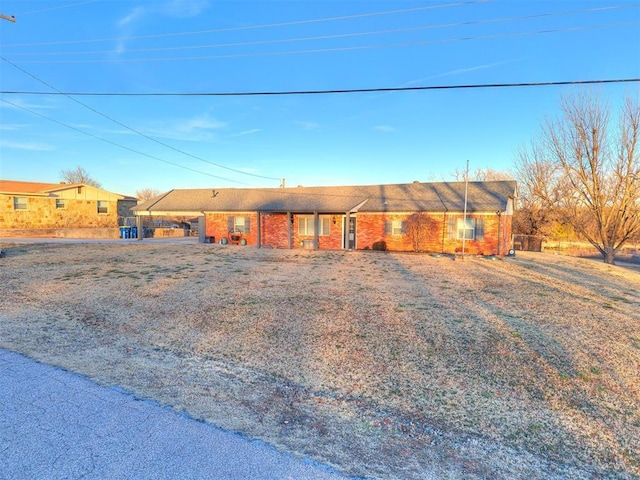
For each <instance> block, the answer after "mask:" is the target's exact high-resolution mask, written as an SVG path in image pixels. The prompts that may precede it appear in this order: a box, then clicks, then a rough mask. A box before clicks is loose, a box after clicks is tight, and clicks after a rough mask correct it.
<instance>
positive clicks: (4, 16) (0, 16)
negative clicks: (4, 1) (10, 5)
mask: <svg viewBox="0 0 640 480" xmlns="http://www.w3.org/2000/svg"><path fill="white" fill-rule="evenodd" d="M0 18H2V19H3V20H9V21H10V22H13V23H16V17H14V16H13V15H11V16H10V17H8V16H6V15H3V14H1V13H0Z"/></svg>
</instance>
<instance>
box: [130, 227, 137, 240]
mask: <svg viewBox="0 0 640 480" xmlns="http://www.w3.org/2000/svg"><path fill="white" fill-rule="evenodd" d="M131 238H138V227H131Z"/></svg>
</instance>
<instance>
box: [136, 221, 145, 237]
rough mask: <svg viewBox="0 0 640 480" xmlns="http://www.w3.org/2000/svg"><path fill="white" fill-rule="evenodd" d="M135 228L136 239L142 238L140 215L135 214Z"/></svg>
mask: <svg viewBox="0 0 640 480" xmlns="http://www.w3.org/2000/svg"><path fill="white" fill-rule="evenodd" d="M136 230H137V234H136V238H137V239H138V240H142V239H143V237H144V235H143V232H142V217H141V216H140V215H137V216H136Z"/></svg>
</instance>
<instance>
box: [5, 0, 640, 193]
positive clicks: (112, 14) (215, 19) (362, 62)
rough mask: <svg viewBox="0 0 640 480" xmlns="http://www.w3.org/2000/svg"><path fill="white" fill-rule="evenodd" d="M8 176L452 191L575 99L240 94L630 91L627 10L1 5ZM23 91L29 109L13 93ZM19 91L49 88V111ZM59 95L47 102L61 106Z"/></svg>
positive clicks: (599, 5) (56, 0) (575, 5)
mask: <svg viewBox="0 0 640 480" xmlns="http://www.w3.org/2000/svg"><path fill="white" fill-rule="evenodd" d="M0 13H2V14H4V15H14V16H15V17H16V22H15V23H11V22H8V21H5V20H2V21H0V44H1V48H0V55H1V56H2V59H1V60H0V90H2V92H6V93H3V94H2V95H1V96H0V100H1V101H0V161H1V164H0V178H3V179H12V180H27V181H39V182H52V183H55V182H58V181H60V180H61V178H60V172H61V171H62V170H64V169H70V168H71V169H72V168H75V167H76V166H82V167H83V168H85V169H86V170H87V171H88V172H89V173H90V174H91V176H92V177H94V178H95V179H97V180H98V181H100V182H101V183H102V185H103V187H104V188H105V189H107V190H111V191H115V192H119V193H123V194H135V192H136V191H137V190H139V189H141V188H154V189H157V190H160V191H166V190H169V189H172V188H192V187H193V188H200V187H202V188H209V187H248V186H251V187H256V186H273V187H277V186H278V185H279V184H280V180H279V179H280V178H283V177H284V178H285V179H286V184H287V186H295V185H306V186H312V185H355V184H378V183H409V182H412V181H414V180H420V181H430V180H452V179H453V178H452V173H453V172H454V171H455V170H456V169H458V170H463V169H464V168H465V165H466V162H467V160H468V161H469V163H470V169H471V170H475V169H478V168H492V169H494V170H506V169H511V168H512V166H513V161H514V156H515V152H516V150H517V149H518V148H519V147H520V146H521V145H522V144H524V143H526V142H529V141H530V140H531V139H532V138H533V137H534V136H535V135H536V134H537V133H538V131H539V126H540V123H541V122H542V121H543V120H544V118H545V116H553V115H556V114H557V112H558V104H559V101H560V98H561V97H562V95H566V94H570V93H573V92H576V91H578V90H580V89H587V90H589V91H593V92H595V93H597V94H598V95H601V96H602V97H603V98H605V99H607V100H608V101H610V102H611V103H612V104H613V105H615V104H616V103H618V102H619V101H620V100H621V99H622V97H623V96H624V95H625V94H628V93H630V92H632V93H634V94H636V93H637V92H638V84H610V85H596V86H584V87H576V86H546V87H526V88H525V87H521V88H494V89H446V90H423V91H403V92H369V93H351V94H333V95H287V96H278V95H269V96H184V95H176V96H118V95H114V96H66V95H60V94H59V92H63V93H82V92H84V93H115V94H122V93H129V94H134V93H135V94H139V93H145V94H150V93H155V94H159V93H176V94H187V93H192V94H193V93H203V92H205V93H206V92H208V93H231V92H279V91H308V90H332V89H361V88H386V87H408V86H453V85H470V84H490V83H528V82H547V81H582V80H601V79H624V78H638V77H640V3H639V2H637V1H636V2H628V1H625V0H619V1H616V0H610V1H601V0H590V1H578V0H572V1H569V0H565V1H551V0H548V1H516V0H510V1H505V0H493V1H466V0H463V1H456V0H434V1H403V0H393V1H375V0H366V1H365V0H357V1H348V0H340V1H339V0H317V1H313V0H304V1H295V0H261V1H244V0H234V1H231V0H225V1H216V0H153V1H137V0H116V1H113V0H94V1H80V0H78V1H73V0H46V1H35V0H19V1H18V0H3V1H2V2H0ZM8 92H20V93H8ZM26 92H43V93H46V94H44V95H34V94H27V93H26ZM52 93H58V94H56V95H52Z"/></svg>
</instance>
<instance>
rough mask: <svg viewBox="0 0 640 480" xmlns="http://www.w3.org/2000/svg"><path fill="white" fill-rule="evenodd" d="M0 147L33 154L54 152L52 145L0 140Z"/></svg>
mask: <svg viewBox="0 0 640 480" xmlns="http://www.w3.org/2000/svg"><path fill="white" fill-rule="evenodd" d="M0 147H2V148H12V149H14V150H30V151H34V152H50V151H52V150H55V147H53V146H52V145H44V144H42V143H33V142H12V141H9V140H0Z"/></svg>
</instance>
